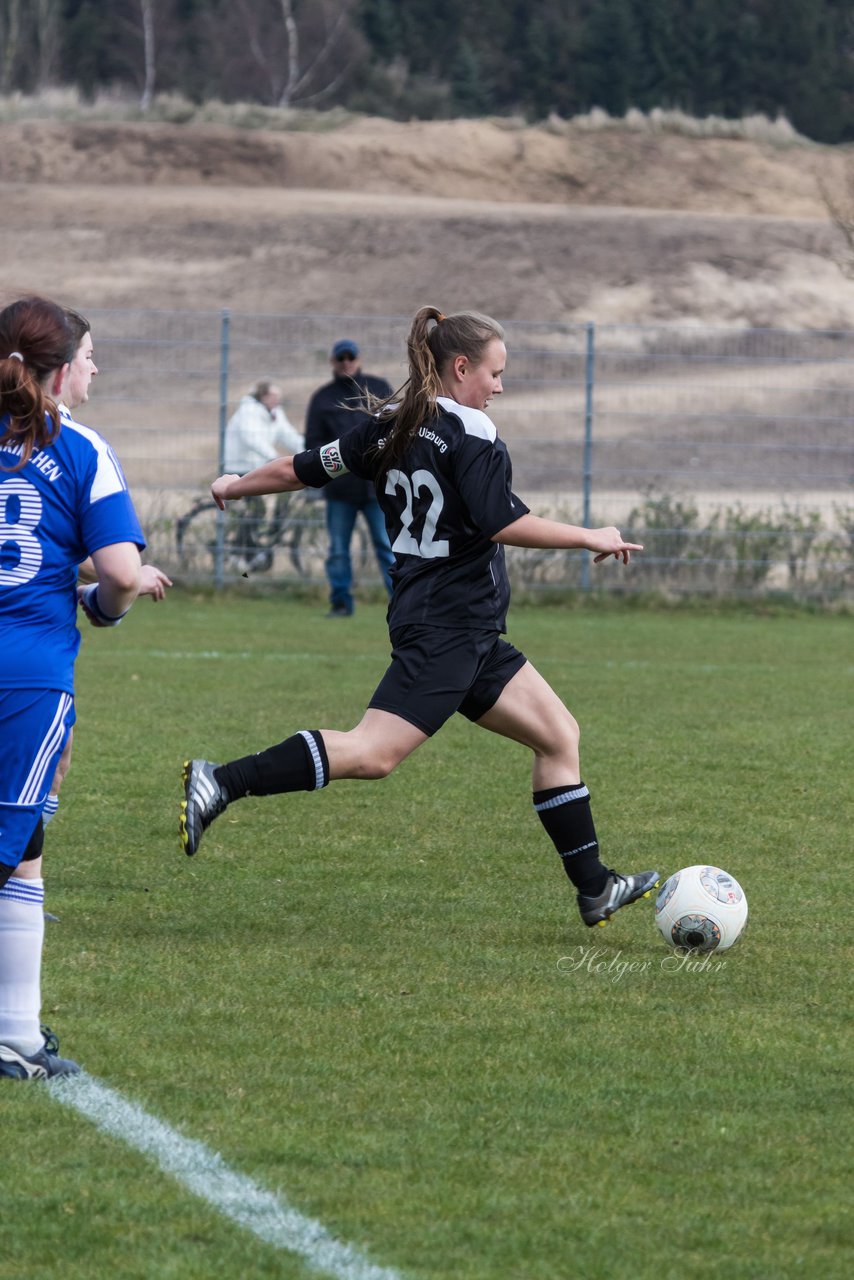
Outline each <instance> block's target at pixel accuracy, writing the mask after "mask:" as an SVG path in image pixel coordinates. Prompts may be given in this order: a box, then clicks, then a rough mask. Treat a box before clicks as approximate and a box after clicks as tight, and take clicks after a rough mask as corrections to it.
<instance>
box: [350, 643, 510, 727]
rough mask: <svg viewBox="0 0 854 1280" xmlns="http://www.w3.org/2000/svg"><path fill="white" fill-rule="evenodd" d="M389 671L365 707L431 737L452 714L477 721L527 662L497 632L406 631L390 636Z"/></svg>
mask: <svg viewBox="0 0 854 1280" xmlns="http://www.w3.org/2000/svg"><path fill="white" fill-rule="evenodd" d="M391 643H392V652H391V665H390V667H389V668H388V670H387V671H386V673H385V675H384V676H383V678H382V680H381V681H380V683H379V685H378V686H377V689H376V692H375V693H374V696H373V697H372V698H371V700H370V702H369V703H368V706H369V707H374V708H375V709H376V710H378V711H390V712H391V713H392V714H393V715H396V716H400V717H401V719H403V720H408V721H409V723H410V724H414V725H415V727H416V729H420V730H421V731H422V733H426V734H428V735H429V736H432V734H434V733H435V732H436V730H437V729H441V727H442V725H443V724H444V723H445V721H446V720H448V719H450V717H451V716H452V715H453V714H454V712H455V711H459V712H461V713H462V714H463V715H464V716H466V717H467V718H468V719H469V720H479V719H480V717H481V716H483V715H486V712H487V711H488V710H489V709H490V707H493V706H494V705H495V703H496V702H497V701H498V698H499V696H500V694H501V692H502V690H503V689H504V687H505V685H507V684H508V682H509V681H510V680H511V679H512V678H513V676H515V674H516V672H517V671H519V670H520V669H521V668H522V667H523V666H524V665H525V663H526V662H527V658H526V657H525V655H524V653H521V652H520V651H519V650H518V649H515V648H514V647H513V645H512V644H508V642H507V641H506V640H502V639H501V636H500V635H499V634H498V632H497V631H464V630H456V629H452V628H450V627H424V626H414V625H413V626H407V627H399V628H397V629H396V630H395V631H394V632H393V633H392V636H391Z"/></svg>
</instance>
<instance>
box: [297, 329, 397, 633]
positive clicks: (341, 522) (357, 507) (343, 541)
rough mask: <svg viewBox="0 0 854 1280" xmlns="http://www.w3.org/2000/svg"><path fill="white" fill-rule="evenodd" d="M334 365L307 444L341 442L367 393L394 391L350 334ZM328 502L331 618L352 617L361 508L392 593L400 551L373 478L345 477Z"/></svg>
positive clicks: (380, 395)
mask: <svg viewBox="0 0 854 1280" xmlns="http://www.w3.org/2000/svg"><path fill="white" fill-rule="evenodd" d="M329 361H330V364H331V365H332V375H333V376H332V381H331V382H327V383H326V384H325V385H324V386H322V387H319V388H318V390H317V391H315V393H314V395H313V396H312V398H311V400H310V401H309V406H308V411H307V413H306V419H305V447H306V449H316V448H318V447H319V446H320V445H324V444H329V443H330V442H331V441H333V440H340V438H341V437H342V436H343V435H346V433H347V432H348V431H352V429H353V427H354V426H356V424H357V423H359V422H362V421H363V420H364V414H363V413H362V412H359V411H358V410H359V408H360V406H361V405H362V404H363V403H364V400H365V393H366V392H368V393H369V394H370V395H372V396H375V397H376V398H377V399H380V400H384V399H385V398H386V396H390V395H391V391H392V389H391V386H390V384H389V383H388V382H386V380H385V378H377V377H374V375H373V374H370V373H363V372H362V365H361V360H360V357H359V347H358V344H357V343H356V342H353V341H352V340H351V339H349V338H341V339H339V341H338V342H336V343H335V345H334V346H333V348H332V351H331V353H330V357H329ZM323 496H324V499H325V500H326V528H327V530H328V533H329V554H328V556H327V558H326V577H327V579H328V581H329V600H330V609H329V614H328V615H327V616H328V617H330V618H349V617H350V615H351V614H352V612H353V565H352V561H351V559H350V541H351V538H352V536H353V528H354V526H355V523H356V517H357V516H358V514H359V512H360V511H361V513H362V515H363V516H364V518H365V520H366V522H367V525H368V529H369V530H370V534H371V541H372V543H373V546H374V552H375V553H376V557H377V561H378V562H379V566H380V572H381V574H382V577H383V582H384V583H385V588H386V590H387V591H388V592H389V594H391V578H390V576H389V570H390V568H391V566H392V564H393V562H394V555H393V554H392V550H391V547H390V546H389V541H388V534H387V533H386V529H385V521H384V520H383V514H382V511H381V509H380V504H379V503H378V502H377V497H376V493H375V492H374V487H373V485H372V484H371V482H370V481H369V480H359V479H358V478H357V477H356V476H351V475H343V476H339V477H338V479H337V480H333V481H332V483H331V484H328V485H326V487H325V488H324V490H323Z"/></svg>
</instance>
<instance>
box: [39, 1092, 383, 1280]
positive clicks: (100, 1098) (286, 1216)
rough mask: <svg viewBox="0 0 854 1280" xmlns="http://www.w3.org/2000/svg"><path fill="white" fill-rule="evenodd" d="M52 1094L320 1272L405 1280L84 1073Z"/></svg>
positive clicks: (340, 1279) (343, 1279) (340, 1277)
mask: <svg viewBox="0 0 854 1280" xmlns="http://www.w3.org/2000/svg"><path fill="white" fill-rule="evenodd" d="M47 1088H48V1089H50V1091H51V1093H53V1094H54V1096H55V1097H56V1099H57V1101H59V1102H62V1103H63V1104H64V1105H65V1106H68V1107H73V1108H74V1109H75V1110H76V1111H79V1112H80V1114H81V1115H83V1116H85V1117H86V1118H87V1120H91V1121H92V1123H93V1124H94V1125H95V1126H96V1127H97V1128H98V1129H101V1130H103V1131H104V1133H109V1134H112V1136H113V1137H114V1138H119V1139H120V1140H121V1141H122V1142H124V1143H126V1144H127V1146H129V1147H133V1148H135V1150H137V1151H140V1152H142V1154H143V1155H145V1156H149V1157H150V1158H151V1159H152V1160H154V1161H155V1162H156V1163H157V1164H158V1165H159V1166H160V1168H161V1169H163V1170H164V1172H165V1173H168V1174H171V1176H172V1177H173V1178H175V1179H177V1181H178V1182H180V1183H182V1184H183V1185H184V1186H185V1187H186V1188H187V1189H188V1190H189V1191H192V1193H193V1195H196V1196H198V1197H199V1198H200V1199H201V1200H205V1201H207V1203H208V1204H209V1205H212V1206H213V1207H214V1208H215V1209H218V1210H219V1212H220V1213H221V1214H223V1216H224V1217H226V1218H230V1219H231V1220H232V1222H236V1223H237V1225H238V1226H240V1227H245V1229H246V1230H247V1231H251V1232H252V1233H253V1235H256V1236H258V1238H259V1239H261V1240H265V1241H266V1242H267V1243H268V1244H272V1245H275V1246H276V1247H277V1248H279V1249H287V1250H288V1251H289V1252H290V1253H296V1254H299V1256H300V1257H301V1258H303V1259H304V1260H305V1262H307V1263H308V1265H309V1266H310V1267H313V1268H314V1269H315V1270H317V1271H322V1272H325V1273H326V1274H328V1275H330V1276H334V1277H336V1280H402V1277H401V1276H400V1273H399V1272H397V1271H391V1270H389V1269H388V1268H387V1267H378V1266H375V1265H374V1263H372V1262H370V1261H369V1260H368V1259H367V1258H366V1257H365V1256H364V1254H362V1253H360V1252H359V1250H358V1249H355V1248H354V1247H353V1246H352V1245H349V1244H341V1243H340V1242H339V1241H338V1240H336V1239H335V1238H334V1236H331V1235H330V1234H329V1232H328V1231H327V1230H326V1228H325V1227H324V1226H323V1225H322V1224H321V1223H319V1222H317V1221H315V1219H313V1218H306V1217H305V1216H304V1215H303V1214H301V1213H300V1212H299V1210H297V1209H294V1208H293V1206H292V1205H290V1204H288V1202H287V1200H285V1199H283V1198H282V1197H281V1196H277V1195H274V1194H273V1193H272V1192H270V1191H265V1190H264V1189H263V1187H259V1186H258V1184H257V1183H255V1182H253V1181H252V1179H251V1178H247V1177H246V1176H245V1174H242V1173H235V1172H234V1171H233V1170H232V1169H229V1167H228V1165H226V1164H225V1162H224V1161H223V1159H222V1157H221V1156H219V1155H218V1154H217V1153H216V1152H215V1151H211V1150H209V1149H208V1148H207V1147H206V1146H205V1145H204V1143H201V1142H196V1141H195V1140H194V1139H191V1138H184V1137H182V1136H181V1134H179V1133H176V1132H175V1130H174V1129H170V1128H169V1126H168V1125H167V1124H164V1123H163V1122H162V1121H161V1120H158V1119H156V1118H155V1117H154V1116H151V1115H149V1114H148V1113H147V1112H146V1111H143V1109H142V1107H139V1106H137V1105H136V1103H133V1102H128V1101H127V1100H126V1099H125V1098H123V1097H122V1096H121V1094H120V1093H116V1092H115V1090H113V1089H110V1088H109V1087H108V1086H107V1085H105V1084H102V1083H101V1081H100V1080H96V1079H95V1078H94V1077H93V1076H90V1075H87V1074H86V1072H85V1071H83V1072H81V1073H80V1075H79V1076H55V1077H54V1079H53V1080H50V1081H48V1083H47Z"/></svg>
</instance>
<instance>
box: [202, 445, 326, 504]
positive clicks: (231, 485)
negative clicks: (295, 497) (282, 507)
mask: <svg viewBox="0 0 854 1280" xmlns="http://www.w3.org/2000/svg"><path fill="white" fill-rule="evenodd" d="M304 488H305V485H304V484H303V482H302V480H299V479H298V478H297V473H296V472H295V471H294V460H293V456H292V455H289V456H288V457H285V458H274V459H273V461H272V462H265V463H264V465H263V466H262V467H256V468H255V470H254V471H248V472H247V473H246V475H245V476H238V475H230V474H226V475H224V476H219V478H218V479H216V480H214V482H213V484H212V485H211V496H212V497H213V500H214V502H215V503H216V505H217V506H218V507H219V508H220V510H224V509H225V504H226V502H233V501H234V499H235V498H254V497H258V496H263V495H264V494H265V493H292V492H294V491H295V490H297V489H304Z"/></svg>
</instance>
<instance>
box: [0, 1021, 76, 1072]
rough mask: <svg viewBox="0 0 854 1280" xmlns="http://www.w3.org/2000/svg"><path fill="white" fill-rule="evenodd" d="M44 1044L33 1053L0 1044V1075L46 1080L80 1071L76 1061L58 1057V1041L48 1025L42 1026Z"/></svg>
mask: <svg viewBox="0 0 854 1280" xmlns="http://www.w3.org/2000/svg"><path fill="white" fill-rule="evenodd" d="M41 1032H42V1035H43V1036H44V1044H43V1045H42V1047H41V1049H38V1050H36V1052H35V1053H20V1052H19V1051H18V1050H17V1049H12V1048H11V1047H10V1046H9V1045H7V1044H0V1076H8V1077H9V1079H11V1080H47V1079H48V1078H49V1077H50V1076H76V1075H78V1074H79V1072H80V1068H79V1067H78V1065H77V1063H76V1062H72V1061H71V1059H70V1058H60V1056H59V1041H58V1040H57V1038H56V1036H55V1035H54V1034H53V1032H52V1031H51V1029H50V1027H42V1029H41Z"/></svg>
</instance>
